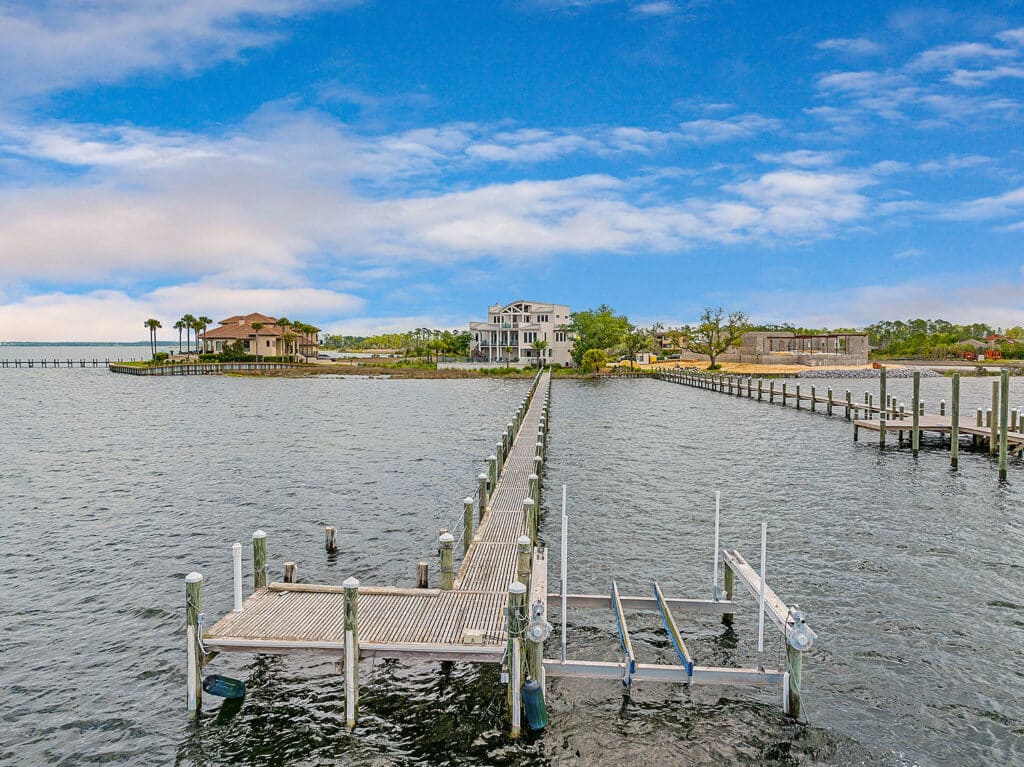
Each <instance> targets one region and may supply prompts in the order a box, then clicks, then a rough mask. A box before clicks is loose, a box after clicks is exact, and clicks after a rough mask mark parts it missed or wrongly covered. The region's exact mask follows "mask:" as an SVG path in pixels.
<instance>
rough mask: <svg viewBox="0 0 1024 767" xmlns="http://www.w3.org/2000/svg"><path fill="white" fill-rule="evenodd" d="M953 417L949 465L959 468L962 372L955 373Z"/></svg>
mask: <svg viewBox="0 0 1024 767" xmlns="http://www.w3.org/2000/svg"><path fill="white" fill-rule="evenodd" d="M950 406H951V408H952V411H951V419H950V422H949V465H950V466H951V467H952V468H954V469H955V468H957V465H958V464H959V463H960V374H959V373H954V374H953V393H952V402H951V403H950Z"/></svg>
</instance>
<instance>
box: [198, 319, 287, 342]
mask: <svg viewBox="0 0 1024 767" xmlns="http://www.w3.org/2000/svg"><path fill="white" fill-rule="evenodd" d="M256 322H259V320H256ZM259 335H260V338H271V337H275V336H276V337H280V336H282V335H284V330H283V329H282V328H279V327H278V326H277V325H267V326H266V327H263V328H260V333H259ZM202 337H203V338H204V339H207V338H208V339H210V340H214V339H220V340H223V339H231V340H234V339H236V338H255V337H256V331H255V330H254V329H253V326H252V325H251V324H249V323H248V322H246V323H244V324H241V325H239V324H238V323H237V322H236V323H235V324H227V325H221V326H220V327H219V328H212V329H211V330H207V331H206V332H205V333H203V335H202Z"/></svg>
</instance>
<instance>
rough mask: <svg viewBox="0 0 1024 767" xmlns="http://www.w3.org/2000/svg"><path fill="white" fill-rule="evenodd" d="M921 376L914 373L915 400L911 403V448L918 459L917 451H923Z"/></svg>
mask: <svg viewBox="0 0 1024 767" xmlns="http://www.w3.org/2000/svg"><path fill="white" fill-rule="evenodd" d="M920 403H921V374H920V373H919V372H918V371H916V370H915V371H914V398H913V402H912V403H911V409H912V410H913V418H914V420H913V423H912V425H911V430H910V448H911V450H913V452H914V457H915V458H916V457H917V451H918V450H920V449H921V406H920Z"/></svg>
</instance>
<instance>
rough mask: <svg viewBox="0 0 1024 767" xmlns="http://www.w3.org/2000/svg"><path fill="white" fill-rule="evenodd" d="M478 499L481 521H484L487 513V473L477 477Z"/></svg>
mask: <svg viewBox="0 0 1024 767" xmlns="http://www.w3.org/2000/svg"><path fill="white" fill-rule="evenodd" d="M476 479H477V484H478V485H479V487H478V488H477V501H478V502H479V504H480V514H479V517H480V521H481V522H483V521H484V514H486V513H487V475H486V474H481V475H479V476H478V477H477V478H476Z"/></svg>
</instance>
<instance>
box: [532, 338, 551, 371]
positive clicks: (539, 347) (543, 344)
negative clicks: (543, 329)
mask: <svg viewBox="0 0 1024 767" xmlns="http://www.w3.org/2000/svg"><path fill="white" fill-rule="evenodd" d="M530 348H532V349H533V350H534V351H535V352H537V367H541V366H542V365H543V364H544V358H543V356H542V355H543V353H544V350H545V349H547V348H548V342H547V341H534V342H533V343H532V344H530Z"/></svg>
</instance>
